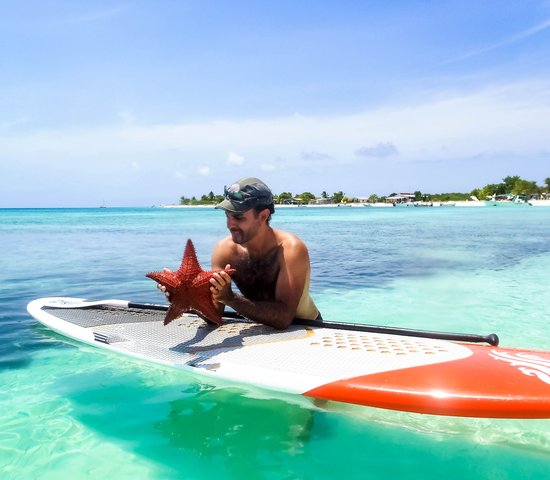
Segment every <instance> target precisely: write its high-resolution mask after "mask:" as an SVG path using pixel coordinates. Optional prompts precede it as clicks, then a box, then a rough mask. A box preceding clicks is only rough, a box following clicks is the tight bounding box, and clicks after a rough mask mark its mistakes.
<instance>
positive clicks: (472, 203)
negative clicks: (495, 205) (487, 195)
mask: <svg viewBox="0 0 550 480" xmlns="http://www.w3.org/2000/svg"><path fill="white" fill-rule="evenodd" d="M486 206H487V202H485V201H483V200H480V199H479V198H477V197H475V196H473V195H472V196H471V197H470V199H469V200H463V201H457V202H455V207H486Z"/></svg>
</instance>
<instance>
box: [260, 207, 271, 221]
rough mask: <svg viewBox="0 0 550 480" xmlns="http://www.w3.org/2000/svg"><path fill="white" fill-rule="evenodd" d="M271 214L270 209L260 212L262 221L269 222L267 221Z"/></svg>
mask: <svg viewBox="0 0 550 480" xmlns="http://www.w3.org/2000/svg"><path fill="white" fill-rule="evenodd" d="M270 213H271V212H270V211H269V208H264V209H263V210H262V211H261V212H260V219H261V220H262V222H267V219H268V218H269V215H270Z"/></svg>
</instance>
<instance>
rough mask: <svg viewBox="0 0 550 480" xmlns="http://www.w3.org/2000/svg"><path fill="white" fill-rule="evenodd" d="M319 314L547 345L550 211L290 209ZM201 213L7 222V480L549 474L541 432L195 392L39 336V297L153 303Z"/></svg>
mask: <svg viewBox="0 0 550 480" xmlns="http://www.w3.org/2000/svg"><path fill="white" fill-rule="evenodd" d="M273 226H274V227H276V228H282V229H288V230H290V231H293V232H295V233H297V234H298V235H299V236H301V237H302V238H303V239H304V240H305V241H306V243H307V244H308V246H309V249H310V256H311V259H312V294H313V297H314V299H315V300H316V302H317V304H318V305H319V307H320V309H321V311H322V313H323V316H324V317H325V319H329V320H335V321H349V322H358V323H369V324H381V325H393V326H402V327H410V328H422V329H431V330H444V331H455V332H468V333H482V334H487V333H490V332H496V333H498V334H499V336H500V338H501V344H502V345H505V346H518V347H529V348H538V349H545V350H550V336H549V335H548V332H549V324H550V280H549V272H550V208H535V207H529V206H511V207H501V206H499V207H485V208H459V207H454V208H449V207H442V208H406V207H405V208H393V209H369V208H293V209H280V210H278V211H277V212H276V214H275V216H274V217H273ZM225 233H226V231H225V222H224V216H223V213H221V212H219V211H215V210H211V209H111V208H107V209H52V210H48V209H40V210H38V209H37V210H32V209H24V210H16V209H14V210H0V304H1V306H2V309H1V311H0V478H1V479H2V480H7V479H59V478H71V479H74V480H78V479H95V478H102V477H103V478H109V479H114V480H116V479H133V480H135V479H140V480H145V479H203V478H216V479H219V480H221V479H228V478H254V479H283V478H284V479H287V478H288V479H294V478H299V479H310V478H311V479H313V478H315V479H322V478H348V479H355V478H357V479H371V478H373V479H374V478H383V479H388V478H401V479H403V478H404V479H432V478H434V479H435V478H438V479H440V478H445V479H447V480H449V479H464V478H468V479H470V480H471V479H499V480H502V479H517V478H525V479H526V478H529V479H546V478H549V475H550V473H549V472H550V420H528V421H524V420H488V419H462V418H453V417H440V416H428V415H417V414H408V413H401V412H390V411H384V410H378V409H373V408H364V407H353V406H344V405H340V404H336V403H334V404H329V405H328V406H327V407H326V408H318V407H316V406H314V405H313V404H312V403H311V402H310V401H309V400H307V399H296V398H292V397H284V396H281V397H279V398H274V397H272V396H269V395H266V394H264V393H262V392H260V391H255V390H244V389H240V388H235V387H231V388H230V387H226V386H220V385H208V384H199V383H196V380H195V379H192V378H190V377H188V376H186V374H184V373H181V372H177V371H173V370H167V369H163V368H159V367H155V366H151V365H148V364H145V363H139V362H135V361H133V360H131V359H128V358H124V357H118V356H115V355H111V354H107V353H104V352H101V351H99V350H96V349H93V348H92V347H84V346H78V345H76V344H74V343H71V342H68V341H66V340H64V339H63V338H62V337H60V336H58V335H56V334H54V333H52V332H50V331H48V330H47V329H46V328H44V327H42V326H40V325H38V324H37V322H36V321H34V320H33V319H32V318H31V317H30V316H29V315H28V314H27V312H26V309H25V308H26V304H27V303H28V302H29V301H30V300H32V299H34V298H38V297H44V296H60V295H62V296H76V297H85V298H90V299H102V298H121V299H127V300H132V301H136V302H156V303H161V302H162V301H163V297H162V295H161V294H160V293H159V292H158V290H157V289H156V288H155V285H154V283H153V282H152V281H151V280H149V279H147V278H145V276H144V275H145V273H146V272H149V271H151V270H158V269H160V268H162V267H169V268H174V267H177V265H178V264H179V261H180V259H181V254H182V251H183V248H184V244H185V241H186V240H187V238H192V239H193V241H194V243H195V246H196V248H197V254H198V257H199V260H200V262H201V263H202V265H203V266H204V267H208V266H209V263H210V261H209V256H210V250H211V248H212V247H213V245H214V243H215V241H216V239H217V238H219V237H221V236H222V235H225Z"/></svg>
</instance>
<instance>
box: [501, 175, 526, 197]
mask: <svg viewBox="0 0 550 480" xmlns="http://www.w3.org/2000/svg"><path fill="white" fill-rule="evenodd" d="M518 180H521V178H520V176H519V175H514V176H513V177H510V176H508V177H505V178H503V179H502V182H503V184H504V191H503V192H502V193H512V190H513V189H514V187H515V185H516V182H517V181H518Z"/></svg>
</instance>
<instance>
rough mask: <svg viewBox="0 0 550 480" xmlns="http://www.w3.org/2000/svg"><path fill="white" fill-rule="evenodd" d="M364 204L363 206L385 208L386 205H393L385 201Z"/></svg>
mask: <svg viewBox="0 0 550 480" xmlns="http://www.w3.org/2000/svg"><path fill="white" fill-rule="evenodd" d="M364 205H365V207H372V208H386V207H394V206H395V205H394V204H393V203H385V202H375V203H365V204H364Z"/></svg>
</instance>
